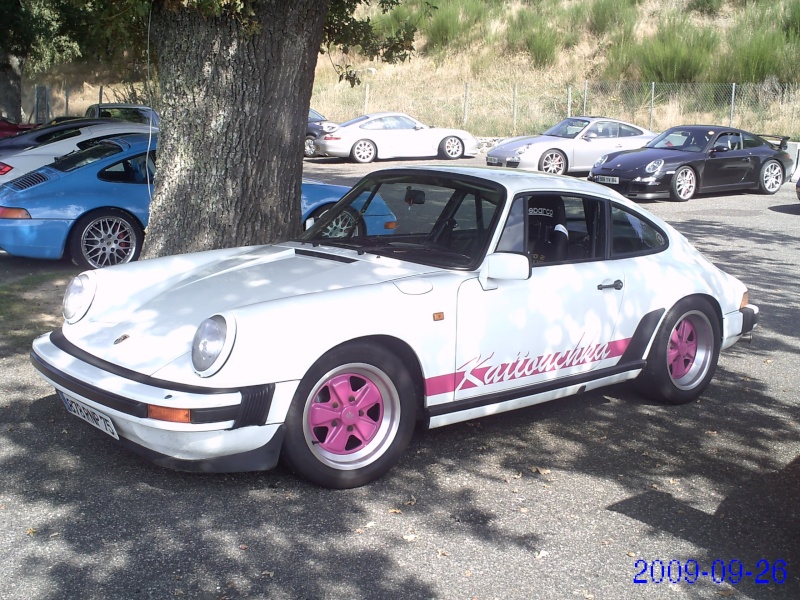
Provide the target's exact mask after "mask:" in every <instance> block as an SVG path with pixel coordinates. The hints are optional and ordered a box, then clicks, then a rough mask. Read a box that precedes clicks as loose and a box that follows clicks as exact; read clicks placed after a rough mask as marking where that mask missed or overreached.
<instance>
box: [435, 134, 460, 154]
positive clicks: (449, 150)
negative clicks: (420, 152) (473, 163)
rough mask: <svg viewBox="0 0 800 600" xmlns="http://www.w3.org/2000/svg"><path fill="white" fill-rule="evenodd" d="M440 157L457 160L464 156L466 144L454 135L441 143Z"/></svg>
mask: <svg viewBox="0 0 800 600" xmlns="http://www.w3.org/2000/svg"><path fill="white" fill-rule="evenodd" d="M439 156H440V157H441V158H444V159H446V160H456V159H457V158H461V157H462V156H464V142H462V141H461V139H459V138H457V137H456V136H454V135H451V136H449V137H446V138H444V139H443V140H442V141H441V142H440V143H439Z"/></svg>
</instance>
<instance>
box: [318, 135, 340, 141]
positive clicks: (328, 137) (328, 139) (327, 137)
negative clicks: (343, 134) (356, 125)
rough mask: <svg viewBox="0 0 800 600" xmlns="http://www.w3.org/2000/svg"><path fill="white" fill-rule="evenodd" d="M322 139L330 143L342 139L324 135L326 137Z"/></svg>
mask: <svg viewBox="0 0 800 600" xmlns="http://www.w3.org/2000/svg"><path fill="white" fill-rule="evenodd" d="M322 139H323V140H326V141H332V140H340V139H342V138H340V137H339V136H337V135H326V136H325V137H324V138H322Z"/></svg>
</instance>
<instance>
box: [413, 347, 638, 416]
mask: <svg viewBox="0 0 800 600" xmlns="http://www.w3.org/2000/svg"><path fill="white" fill-rule="evenodd" d="M646 364H647V363H646V361H644V360H637V361H632V362H629V363H626V364H618V365H615V366H613V367H608V368H606V369H600V370H599V371H590V372H588V373H580V374H578V375H571V376H569V377H563V378H561V379H556V380H555V381H548V382H546V383H537V384H536V385H531V386H527V387H524V388H517V389H515V390H511V391H508V392H498V393H495V394H488V395H486V396H481V397H480V398H470V399H468V400H459V401H457V402H448V403H446V404H437V405H436V406H432V407H430V408H429V409H428V417H429V418H430V417H440V416H442V415H448V414H451V413H457V412H461V411H463V410H471V409H473V408H482V407H484V406H489V405H491V404H500V403H502V402H508V401H509V400H516V399H517V398H524V397H525V396H534V395H536V394H543V393H545V392H551V391H553V390H558V389H561V388H565V387H571V386H573V385H581V384H583V383H590V382H592V381H595V380H596V379H602V378H603V377H610V376H613V375H618V374H620V373H625V372H627V371H635V370H637V369H643V368H644V367H645V365H646Z"/></svg>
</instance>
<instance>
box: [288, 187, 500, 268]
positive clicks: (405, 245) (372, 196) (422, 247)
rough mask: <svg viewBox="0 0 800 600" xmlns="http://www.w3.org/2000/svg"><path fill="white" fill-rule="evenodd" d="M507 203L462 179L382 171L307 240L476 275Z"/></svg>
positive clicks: (355, 191)
mask: <svg viewBox="0 0 800 600" xmlns="http://www.w3.org/2000/svg"><path fill="white" fill-rule="evenodd" d="M504 200H505V191H504V189H503V188H502V187H500V186H498V185H496V184H494V183H492V182H488V181H485V180H482V179H475V178H471V177H466V176H462V175H458V176H456V175H453V176H442V175H441V174H437V175H433V174H431V175H427V174H420V173H419V172H416V173H414V174H409V173H407V172H406V173H403V172H391V171H383V172H380V173H378V174H376V175H374V176H372V178H368V179H364V180H362V181H361V182H360V183H359V184H358V185H357V186H356V187H355V188H353V189H352V190H350V192H348V193H347V194H345V196H344V197H343V198H342V199H341V200H340V201H339V202H338V203H337V204H336V205H335V206H334V207H333V208H331V209H330V210H329V211H328V212H326V213H325V214H324V215H323V216H322V217H320V218H319V219H318V220H317V221H316V222H314V224H313V225H312V226H311V227H310V228H309V229H308V231H306V232H305V234H304V235H303V236H302V237H301V238H300V239H301V240H302V241H304V242H310V243H312V244H315V245H317V244H319V245H328V246H341V247H346V248H351V249H354V250H356V251H358V252H359V253H363V252H369V253H373V254H379V255H385V256H392V257H395V258H399V259H403V260H408V261H411V262H419V263H422V264H426V265H432V266H437V267H444V268H452V269H473V268H476V267H477V265H478V264H479V262H480V260H481V259H482V258H483V256H484V254H485V252H486V247H487V245H488V243H489V241H490V239H491V233H492V230H493V228H494V226H495V221H496V220H497V218H498V217H499V214H500V212H501V211H500V209H501V207H502V204H503V201H504Z"/></svg>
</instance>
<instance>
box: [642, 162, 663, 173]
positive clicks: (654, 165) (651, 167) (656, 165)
mask: <svg viewBox="0 0 800 600" xmlns="http://www.w3.org/2000/svg"><path fill="white" fill-rule="evenodd" d="M663 166H664V159H662V158H659V159H656V160H654V161H651V162H650V163H648V165H647V166H646V167H645V168H644V170H645V172H646V173H655V172H656V171H658V170H659V169H660V168H661V167H663Z"/></svg>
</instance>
